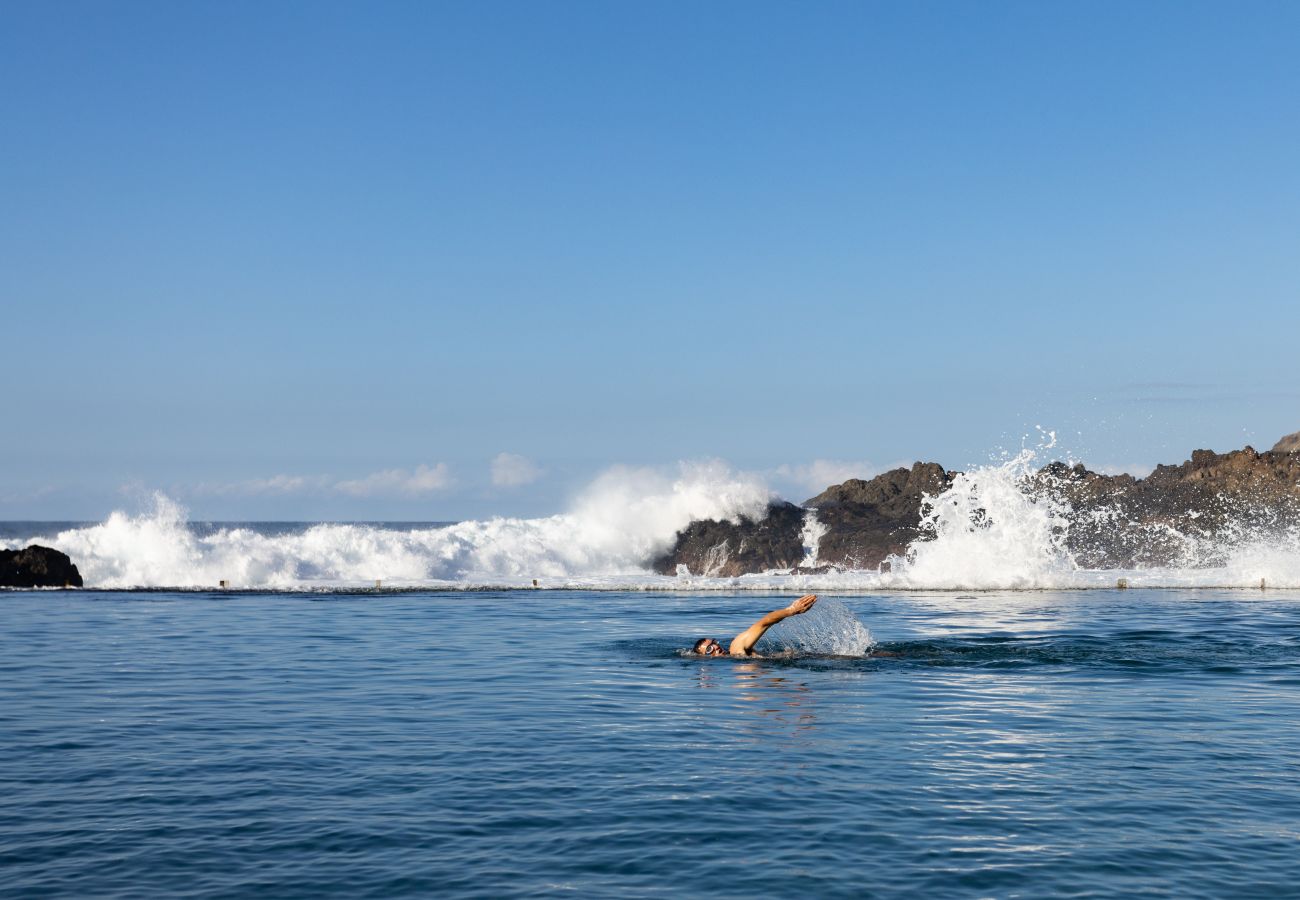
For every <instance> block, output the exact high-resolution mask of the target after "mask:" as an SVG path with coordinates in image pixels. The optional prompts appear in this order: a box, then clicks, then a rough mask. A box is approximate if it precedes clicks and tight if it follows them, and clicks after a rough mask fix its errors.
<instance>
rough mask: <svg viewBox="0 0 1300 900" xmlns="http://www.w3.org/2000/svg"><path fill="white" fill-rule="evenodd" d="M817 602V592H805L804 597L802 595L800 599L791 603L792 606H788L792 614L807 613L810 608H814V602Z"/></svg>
mask: <svg viewBox="0 0 1300 900" xmlns="http://www.w3.org/2000/svg"><path fill="white" fill-rule="evenodd" d="M816 602H817V595H816V594H805V595H803V596H802V597H800V598H799V599H798V600H796V601H794V602H793V603H791V604H790V606H789V607H788V609H789V610H790V615H792V616H797V615H799V614H800V613H806V612H807V611H808V610H810V609H812V608H813V604H814V603H816Z"/></svg>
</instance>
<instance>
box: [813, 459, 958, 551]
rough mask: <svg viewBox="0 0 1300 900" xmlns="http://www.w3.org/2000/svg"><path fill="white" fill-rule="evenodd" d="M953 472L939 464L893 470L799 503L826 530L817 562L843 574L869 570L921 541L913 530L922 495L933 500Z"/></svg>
mask: <svg viewBox="0 0 1300 900" xmlns="http://www.w3.org/2000/svg"><path fill="white" fill-rule="evenodd" d="M955 474H956V473H954V472H948V471H945V470H944V468H943V466H941V465H939V464H938V463H922V462H918V463H915V464H914V465H913V466H912V468H910V469H901V468H900V469H892V470H890V471H888V472H885V473H884V474H882V475H877V476H876V477H875V478H872V479H870V480H869V481H863V480H861V479H857V478H851V479H849V480H848V481H846V482H844V483H843V484H837V485H834V486H833V487H829V488H827V489H826V490H824V491H822V492H821V493H820V494H818V495H817V496H816V497H813V498H812V499H810V500H808V501H807V502H805V503H804V505H805V506H808V507H812V508H815V509H816V510H817V521H819V522H820V523H821V524H822V525H823V526H825V528H826V532H825V533H824V534H823V535H822V538H821V540H820V541H819V542H818V545H817V562H818V563H819V564H831V565H836V566H841V567H843V568H848V569H874V568H877V567H878V566H879V565H880V564H881V563H882V562H884V560H885V558H886V557H888V556H890V555H891V554H901V553H902V552H903V551H904V550H906V549H907V546H908V544H910V543H912V542H913V541H914V540H917V539H918V538H923V537H924V535H922V534H921V533H920V532H919V531H918V526H919V525H920V522H921V504H922V500H923V498H924V497H925V496H930V497H935V496H937V495H938V494H940V493H941V492H943V491H944V490H946V489H947V488H948V486H949V485H950V484H952V479H953V477H954V475H955Z"/></svg>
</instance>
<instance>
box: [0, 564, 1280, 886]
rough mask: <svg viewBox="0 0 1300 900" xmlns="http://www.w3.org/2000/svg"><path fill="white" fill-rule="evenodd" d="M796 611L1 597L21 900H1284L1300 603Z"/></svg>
mask: <svg viewBox="0 0 1300 900" xmlns="http://www.w3.org/2000/svg"><path fill="white" fill-rule="evenodd" d="M790 599H791V595H790V594H782V595H769V594H763V593H756V592H746V593H743V594H741V595H727V594H722V593H716V592H711V593H708V594H705V595H691V594H687V593H651V592H634V593H617V592H579V591H504V592H488V591H477V592H447V591H440V592H432V591H430V592H419V591H415V592H398V593H382V592H379V593H365V592H355V593H347V592H335V593H260V592H250V593H217V592H211V593H209V592H201V591H188V592H169V591H152V592H130V591H124V592H110V591H87V592H78V591H68V592H63V591H58V592H42V591H34V592H21V591H18V592H6V593H0V603H2V604H3V608H4V626H3V629H0V692H2V694H3V702H2V703H0V733H3V735H4V739H3V742H0V781H2V782H3V789H0V894H3V895H4V896H5V897H36V896H69V897H73V896H75V897H142V896H188V897H247V896H262V897H385V898H389V897H417V896H418V897H427V896H455V897H485V898H488V897H491V898H499V897H514V896H551V895H571V896H584V897H591V896H615V895H623V896H667V895H679V894H682V893H687V892H693V891H696V890H703V891H706V892H708V893H709V894H712V895H721V896H736V897H750V896H799V895H806V896H818V897H862V896H879V897H901V896H931V897H1016V896H1020V897H1041V896H1049V895H1051V896H1072V897H1113V896H1135V895H1154V896H1170V897H1229V896H1232V897H1237V896H1240V897H1246V896H1262V897H1271V896H1283V895H1291V896H1295V895H1296V894H1297V891H1298V890H1300V888H1297V885H1298V884H1300V783H1298V782H1297V779H1296V772H1297V771H1300V721H1298V720H1300V593H1296V592H1290V593H1288V592H1285V591H1269V592H1261V591H1254V592H1250V591H1213V590H1195V589H1188V590H1150V591H1148V590H1128V591H1109V590H1092V591H1060V592H1013V593H968V594H963V593H959V592H930V593H895V594H879V595H872V596H824V597H823V599H822V601H821V602H819V603H818V605H817V607H815V608H814V610H813V612H811V613H809V614H808V615H807V616H804V617H800V618H799V619H792V620H789V621H788V622H787V623H784V624H782V625H780V626H778V627H777V628H776V629H774V630H773V631H772V632H771V635H770V638H771V639H770V640H769V642H768V644H767V647H766V650H767V652H769V653H779V654H781V655H779V656H776V657H774V658H767V659H756V660H742V661H733V660H729V659H713V660H704V659H699V658H692V657H686V656H682V655H681V654H680V653H679V651H680V650H681V649H682V648H684V647H686V646H688V645H689V644H690V643H691V641H693V639H694V638H696V637H698V636H702V635H711V636H718V637H728V636H730V635H733V634H735V633H736V632H737V631H738V630H740V629H741V628H743V627H744V626H746V625H748V624H749V623H750V622H752V621H753V620H754V619H755V618H757V617H758V616H759V615H761V614H762V613H764V612H766V611H767V610H769V609H772V608H775V607H778V606H784V605H786V604H787V603H789V601H790ZM855 619H856V620H857V622H860V623H861V624H862V625H865V626H866V627H867V628H869V629H870V632H871V635H872V637H874V639H875V640H876V641H877V642H878V643H877V645H876V646H877V648H878V649H884V650H889V651H893V652H896V653H899V654H901V656H900V657H898V658H867V657H860V656H859V657H844V656H836V655H834V651H837V650H840V651H842V650H843V649H844V648H843V646H841V645H839V644H837V643H836V641H837V640H839V639H840V638H841V637H842V636H843V634H844V633H845V626H846V623H847V624H849V625H853V626H854V627H856V625H855V624H854V620H855ZM804 620H807V621H804ZM783 630H785V633H784V634H783ZM760 646H761V645H760ZM761 649H762V646H761Z"/></svg>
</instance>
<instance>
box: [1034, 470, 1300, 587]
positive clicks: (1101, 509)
mask: <svg viewBox="0 0 1300 900" xmlns="http://www.w3.org/2000/svg"><path fill="white" fill-rule="evenodd" d="M1031 490H1032V491H1033V492H1034V493H1036V494H1038V495H1040V496H1044V495H1053V496H1055V497H1057V498H1059V499H1061V500H1064V501H1065V504H1066V505H1065V506H1063V507H1062V509H1063V513H1064V516H1063V521H1062V526H1063V528H1068V531H1067V532H1066V540H1065V545H1066V547H1067V548H1068V549H1069V550H1070V552H1071V553H1073V554H1074V558H1075V561H1076V562H1078V563H1079V565H1081V566H1084V567H1085V568H1091V569H1111V568H1140V567H1143V566H1152V565H1184V566H1195V565H1205V564H1214V563H1216V562H1219V561H1221V560H1217V559H1215V558H1213V554H1216V553H1223V552H1225V551H1226V550H1228V549H1230V546H1231V541H1230V540H1227V538H1229V537H1231V536H1233V535H1249V536H1257V537H1258V536H1263V537H1267V536H1268V535H1270V534H1272V533H1276V532H1279V531H1282V530H1285V529H1287V528H1290V527H1294V526H1295V525H1297V524H1300V454H1292V453H1277V452H1268V453H1257V452H1255V450H1254V449H1252V448H1251V447H1246V448H1244V449H1242V450H1234V451H1232V452H1231V453H1215V452H1214V451H1212V450H1196V451H1194V452H1193V453H1192V458H1191V459H1190V460H1187V461H1185V462H1183V463H1182V464H1181V465H1177V466H1157V467H1156V468H1155V471H1153V472H1152V473H1151V474H1150V475H1148V476H1147V477H1146V478H1134V477H1133V476H1131V475H1099V474H1098V473H1096V472H1090V471H1088V470H1087V469H1085V468H1084V467H1083V466H1081V465H1076V466H1074V467H1073V468H1067V467H1066V466H1065V465H1064V464H1062V463H1053V464H1052V465H1050V466H1047V467H1046V468H1044V469H1042V470H1041V471H1040V472H1039V473H1038V475H1037V476H1036V477H1035V479H1034V483H1033V484H1032V485H1031ZM1207 553H1209V554H1211V556H1207V555H1206V554H1207Z"/></svg>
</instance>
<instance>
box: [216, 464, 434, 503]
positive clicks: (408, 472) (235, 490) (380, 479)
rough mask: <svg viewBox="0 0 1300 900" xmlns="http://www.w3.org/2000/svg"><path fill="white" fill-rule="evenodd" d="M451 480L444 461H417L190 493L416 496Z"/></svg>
mask: <svg viewBox="0 0 1300 900" xmlns="http://www.w3.org/2000/svg"><path fill="white" fill-rule="evenodd" d="M453 483H454V481H453V479H452V477H451V470H450V469H449V468H448V466H447V464H446V463H441V462H440V463H435V464H434V465H431V466H430V465H418V466H416V467H415V468H414V469H385V470H383V471H381V472H372V473H371V474H369V475H365V476H362V477H361V478H352V479H343V480H339V479H335V478H330V477H328V476H324V475H273V476H271V477H270V478H252V479H248V480H246V481H234V482H229V483H225V484H213V483H211V482H204V483H202V484H199V485H196V486H195V488H194V491H193V492H194V493H195V494H199V495H205V496H231V495H234V496H245V497H262V496H286V495H289V494H306V493H318V494H347V495H348V496H351V497H380V496H408V497H410V496H419V495H421V494H429V493H432V492H434V491H440V490H444V489H446V488H448V487H450V486H451V485H452V484H453Z"/></svg>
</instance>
